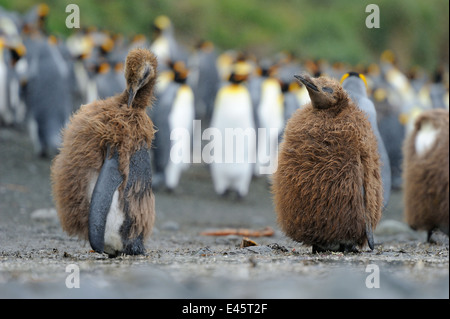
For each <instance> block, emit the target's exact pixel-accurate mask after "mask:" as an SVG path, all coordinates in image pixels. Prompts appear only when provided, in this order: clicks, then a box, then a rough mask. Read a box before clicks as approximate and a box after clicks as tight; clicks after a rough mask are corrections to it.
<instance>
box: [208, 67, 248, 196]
mask: <svg viewBox="0 0 450 319" xmlns="http://www.w3.org/2000/svg"><path fill="white" fill-rule="evenodd" d="M242 66H243V65H241V64H236V65H235V67H234V71H233V72H232V73H231V75H230V83H228V84H226V85H224V86H223V87H222V88H221V89H220V90H219V92H218V93H217V97H216V100H215V104H214V111H213V115H212V120H211V128H210V129H209V130H208V131H209V132H212V130H215V131H217V132H220V137H219V136H214V137H213V141H212V142H210V143H208V145H206V146H205V149H208V148H209V145H211V144H212V147H211V149H214V151H213V153H214V154H213V155H212V158H211V159H208V162H210V163H211V166H210V167H211V175H212V179H213V183H214V189H215V191H216V193H217V194H219V195H224V194H226V193H227V192H228V191H231V190H234V191H236V192H237V193H238V196H239V197H240V198H242V197H244V196H246V195H247V193H248V189H249V186H250V182H251V179H252V175H253V165H254V162H255V159H256V145H255V144H256V141H255V140H256V135H255V122H254V118H253V109H252V100H251V97H250V93H249V91H248V89H247V87H246V86H245V85H244V84H243V82H244V81H245V80H246V79H247V76H248V72H247V71H248V70H247V68H246V67H243V68H242ZM229 132H233V133H234V136H235V137H236V143H233V142H232V141H233V139H234V136H229V137H231V138H227V135H226V134H227V133H228V134H229ZM203 135H205V133H204V134H203ZM238 140H239V141H242V143H238ZM227 141H228V142H232V143H233V144H232V145H229V144H228V142H227ZM245 141H247V142H245ZM205 149H204V150H203V151H204V152H205Z"/></svg>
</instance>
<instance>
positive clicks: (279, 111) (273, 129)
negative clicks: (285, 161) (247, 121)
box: [255, 66, 284, 175]
mask: <svg viewBox="0 0 450 319" xmlns="http://www.w3.org/2000/svg"><path fill="white" fill-rule="evenodd" d="M275 71H276V67H275V66H271V67H268V68H267V73H266V74H263V77H264V79H263V81H262V82H261V90H260V98H259V105H258V106H257V108H256V118H257V121H256V122H257V127H258V159H262V158H265V157H267V155H268V156H269V158H270V163H276V157H277V156H278V152H277V149H276V146H277V145H278V143H277V142H278V136H279V134H280V132H281V131H282V130H283V127H284V110H283V106H284V100H283V93H282V92H281V85H280V82H279V81H278V79H277V78H276V77H275V75H274V73H275ZM260 128H262V129H265V130H266V131H265V133H263V134H259V132H260V131H259V129H260ZM261 146H263V147H261ZM262 166H263V164H262V163H261V162H260V161H257V163H256V166H255V173H256V174H257V175H258V174H259V172H260V171H261V167H262Z"/></svg>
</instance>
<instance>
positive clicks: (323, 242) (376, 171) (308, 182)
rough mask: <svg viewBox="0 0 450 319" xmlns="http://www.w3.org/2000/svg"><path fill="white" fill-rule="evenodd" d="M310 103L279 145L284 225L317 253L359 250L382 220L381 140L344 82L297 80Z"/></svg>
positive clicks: (277, 199) (277, 181)
mask: <svg viewBox="0 0 450 319" xmlns="http://www.w3.org/2000/svg"><path fill="white" fill-rule="evenodd" d="M295 77H296V78H297V79H298V80H299V81H300V82H301V83H302V84H304V85H305V87H306V88H307V90H308V93H309V96H310V98H311V102H310V103H308V104H306V105H305V106H304V107H303V108H301V109H299V110H297V111H296V112H295V113H294V114H293V115H292V117H291V118H290V119H289V121H288V122H287V125H286V129H285V133H284V135H283V141H282V143H281V144H280V150H279V158H278V169H277V171H276V172H275V174H274V176H273V185H272V190H273V194H274V204H275V210H276V213H277V220H278V224H279V225H280V227H281V228H282V230H283V231H284V232H285V233H286V235H287V236H289V237H290V238H292V239H293V240H295V241H298V242H302V243H304V244H306V245H312V248H313V249H312V251H313V253H314V252H320V251H327V250H331V251H344V252H356V251H357V247H360V248H361V247H363V246H364V245H365V244H366V243H368V245H369V247H370V249H372V250H373V247H374V242H373V230H374V229H375V227H376V225H377V224H378V222H379V220H380V218H381V208H382V202H383V190H382V182H381V176H380V164H379V155H378V151H377V141H376V138H375V135H374V133H373V131H372V128H371V126H370V123H369V120H368V119H367V117H366V115H365V114H364V113H363V112H362V111H361V110H359V108H358V107H357V106H356V105H355V104H354V103H353V102H352V100H351V99H350V98H349V96H348V94H347V93H346V92H345V90H344V89H343V88H342V87H341V86H340V84H339V83H338V82H337V81H335V80H332V79H330V78H326V77H320V78H311V77H310V76H308V75H301V76H297V75H296V76H295Z"/></svg>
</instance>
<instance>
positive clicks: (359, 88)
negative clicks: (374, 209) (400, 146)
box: [341, 72, 391, 207]
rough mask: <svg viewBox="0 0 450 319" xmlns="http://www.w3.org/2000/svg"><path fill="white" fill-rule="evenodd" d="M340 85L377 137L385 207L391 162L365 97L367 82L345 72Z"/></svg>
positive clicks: (375, 112) (352, 73) (371, 105)
mask: <svg viewBox="0 0 450 319" xmlns="http://www.w3.org/2000/svg"><path fill="white" fill-rule="evenodd" d="M341 85H342V87H343V88H344V90H345V91H347V93H348V94H349V95H350V97H351V98H352V100H353V102H354V103H355V104H356V105H357V106H358V107H359V108H360V110H361V111H363V112H364V113H365V114H366V115H367V117H368V119H369V122H370V125H371V126H372V130H373V132H374V134H375V137H376V138H377V144H378V153H379V155H380V161H381V179H382V181H383V207H386V206H387V204H388V202H389V198H390V196H391V164H390V162H389V156H388V153H387V151H386V147H385V146H384V142H383V139H382V138H381V134H380V130H379V129H378V122H377V111H376V110H375V106H374V104H373V102H372V101H371V100H370V99H369V98H368V97H367V82H366V79H365V77H364V75H362V74H359V73H356V72H348V73H345V74H344V75H343V76H342V78H341Z"/></svg>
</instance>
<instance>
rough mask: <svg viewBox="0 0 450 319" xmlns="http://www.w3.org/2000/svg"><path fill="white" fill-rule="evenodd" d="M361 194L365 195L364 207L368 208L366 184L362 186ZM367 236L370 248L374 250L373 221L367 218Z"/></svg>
mask: <svg viewBox="0 0 450 319" xmlns="http://www.w3.org/2000/svg"><path fill="white" fill-rule="evenodd" d="M361 194H362V197H363V203H364V208H366V192H365V188H364V185H363V186H361ZM366 237H367V244H368V245H369V248H370V250H373V247H374V240H373V231H372V223H371V222H370V220H366Z"/></svg>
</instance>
